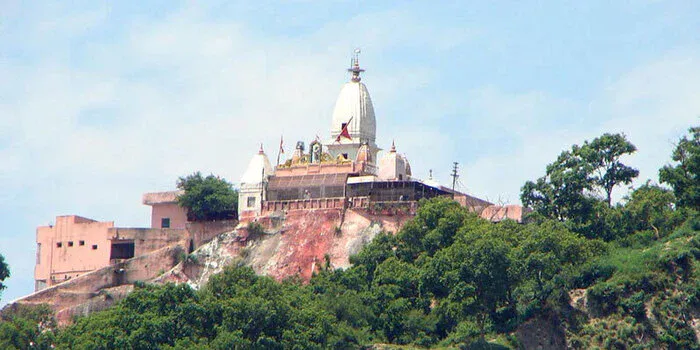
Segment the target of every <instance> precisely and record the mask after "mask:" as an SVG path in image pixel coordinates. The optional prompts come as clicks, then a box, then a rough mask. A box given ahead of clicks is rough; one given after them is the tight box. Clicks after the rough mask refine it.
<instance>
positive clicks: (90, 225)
mask: <svg viewBox="0 0 700 350" xmlns="http://www.w3.org/2000/svg"><path fill="white" fill-rule="evenodd" d="M179 194H180V192H178V191H171V192H159V193H146V194H144V196H143V204H146V205H150V206H151V207H152V209H151V227H150V228H117V227H114V221H105V222H100V221H95V220H92V219H88V218H84V217H80V216H77V215H66V216H58V217H56V224H55V225H50V226H40V227H38V228H37V230H36V244H37V248H36V249H37V250H36V265H35V268H34V280H35V285H34V289H35V290H37V291H38V290H41V289H44V288H46V287H50V286H53V285H55V284H58V283H61V282H63V281H66V280H69V279H71V278H74V277H77V276H80V275H82V274H85V273H87V272H90V271H94V270H97V269H100V268H103V267H106V266H109V265H111V264H113V263H116V262H120V261H123V260H124V259H130V258H133V257H135V256H140V255H143V254H147V253H149V252H152V251H154V250H157V249H160V248H163V247H165V246H168V245H172V244H182V245H183V246H189V247H191V246H192V244H194V242H193V241H192V240H193V239H194V238H197V241H198V242H199V241H201V240H204V239H206V238H208V237H209V236H208V235H207V233H206V232H204V233H201V232H195V234H194V235H192V237H190V236H191V235H190V233H189V232H188V231H187V212H186V210H185V209H183V208H181V207H180V206H178V205H177V196H178V195H179ZM200 236H202V237H200ZM190 241H192V243H190Z"/></svg>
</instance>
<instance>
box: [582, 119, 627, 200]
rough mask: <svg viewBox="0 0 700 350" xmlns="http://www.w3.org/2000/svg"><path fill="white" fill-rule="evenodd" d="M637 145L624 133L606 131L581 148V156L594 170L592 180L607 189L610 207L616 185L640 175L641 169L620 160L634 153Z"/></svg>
mask: <svg viewBox="0 0 700 350" xmlns="http://www.w3.org/2000/svg"><path fill="white" fill-rule="evenodd" d="M635 151H637V147H635V145H633V144H632V143H631V142H629V141H628V140H627V138H626V137H625V135H624V134H608V133H605V134H603V135H602V136H600V137H596V138H595V139H593V141H591V142H590V143H588V141H586V142H584V144H583V146H582V147H581V148H580V149H579V153H580V154H581V157H582V158H583V159H584V161H586V162H587V163H588V166H589V167H590V169H591V170H592V171H593V173H594V174H592V179H591V180H592V181H593V183H594V184H595V185H597V186H599V187H601V188H602V189H603V191H605V195H606V199H607V203H608V207H609V206H611V204H612V191H613V188H614V187H615V186H616V185H619V184H629V183H630V182H632V179H634V178H635V177H637V176H639V170H637V169H634V168H632V167H630V166H628V165H625V164H623V163H622V162H621V161H620V157H622V156H624V155H627V154H632V153H634V152H635Z"/></svg>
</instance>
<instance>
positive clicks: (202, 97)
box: [0, 0, 700, 305]
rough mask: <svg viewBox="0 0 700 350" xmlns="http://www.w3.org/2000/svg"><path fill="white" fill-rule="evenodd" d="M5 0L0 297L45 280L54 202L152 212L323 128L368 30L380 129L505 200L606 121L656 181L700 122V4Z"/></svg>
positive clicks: (0, 58) (130, 214) (89, 209)
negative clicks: (185, 181) (198, 178)
mask: <svg viewBox="0 0 700 350" xmlns="http://www.w3.org/2000/svg"><path fill="white" fill-rule="evenodd" d="M0 8H2V11H0V183H2V185H1V186H0V254H3V255H4V256H5V257H6V259H7V261H8V262H9V264H10V267H11V272H12V277H11V278H10V279H9V280H7V281H6V282H7V285H8V289H7V290H5V291H4V292H3V294H2V297H1V298H2V299H0V305H2V304H4V303H7V302H9V301H10V300H12V299H15V298H17V297H20V296H22V295H24V294H28V293H30V292H31V291H32V289H33V267H34V265H33V264H34V254H35V228H36V226H38V225H46V224H48V223H51V222H53V221H54V217H55V216H56V215H66V214H78V215H82V216H87V217H90V218H94V219H97V220H106V221H111V220H114V221H115V223H116V225H118V226H146V225H147V224H148V223H149V210H148V207H145V206H143V205H141V204H140V199H141V194H142V193H144V192H148V191H159V190H169V189H172V188H174V184H175V181H176V179H177V177H178V176H182V175H186V174H189V173H191V172H194V171H197V170H200V171H202V172H204V173H214V174H218V175H221V176H223V177H225V178H227V179H229V180H230V181H232V182H234V183H235V182H237V181H238V178H239V177H240V175H241V174H242V173H243V171H244V167H245V166H246V164H247V162H248V160H249V158H250V156H251V155H252V154H254V153H255V152H256V151H257V148H258V144H259V142H263V143H264V144H265V146H266V149H268V150H270V151H273V150H274V149H275V148H276V147H277V143H278V142H279V141H278V140H279V137H280V135H281V134H284V138H285V140H286V146H287V149H290V148H291V146H292V145H293V143H294V141H296V140H305V141H307V142H308V141H309V140H311V139H313V138H314V137H315V135H317V134H318V135H321V136H323V137H327V136H328V134H329V128H330V122H331V113H332V109H333V104H334V102H335V98H336V95H337V93H338V92H339V90H340V87H341V85H342V84H343V83H344V82H345V81H346V80H347V79H348V76H347V74H346V72H345V68H347V65H348V63H349V58H350V54H351V52H352V50H353V49H354V48H355V47H360V48H361V49H362V54H361V57H360V62H361V64H362V66H363V67H364V68H365V69H367V72H366V73H365V74H364V76H363V82H365V83H366V84H367V86H368V88H369V90H370V93H371V95H372V99H373V101H374V106H375V111H376V114H377V133H378V135H377V142H378V143H379V144H380V146H383V147H385V148H386V147H388V146H389V145H390V144H391V140H396V146H397V149H398V151H399V152H403V153H405V154H406V155H407V157H408V158H409V160H410V161H411V165H412V168H413V172H414V175H416V176H418V177H423V178H425V177H427V173H428V170H429V169H433V172H434V174H435V176H436V177H437V179H438V180H439V181H441V182H443V183H447V182H449V178H448V173H449V169H450V167H451V163H452V162H453V161H458V162H460V166H461V179H460V180H461V189H462V190H464V191H467V192H469V193H472V194H475V195H477V196H480V197H482V198H487V199H489V200H491V201H494V202H518V193H519V188H520V186H521V185H522V184H523V183H524V182H525V181H527V180H530V179H534V178H536V177H538V176H540V175H541V174H542V173H543V171H544V167H545V165H546V164H547V163H549V162H551V161H552V160H553V159H554V158H555V157H556V155H557V154H558V153H559V152H561V151H562V150H563V149H565V148H568V147H570V146H571V145H572V144H575V143H581V142H583V141H584V140H586V139H591V138H594V137H596V136H599V135H600V134H602V133H604V132H625V133H626V135H627V136H628V138H629V139H630V140H631V141H632V142H633V143H634V144H636V145H637V147H638V148H639V151H638V153H637V154H635V155H633V156H631V157H629V158H628V159H627V161H628V162H629V163H630V164H632V165H634V166H636V167H638V168H639V169H640V170H641V175H640V179H639V181H638V183H639V182H643V181H645V180H646V179H652V181H656V179H657V170H658V168H659V167H661V166H662V165H664V164H665V163H666V162H667V161H668V160H669V158H670V152H671V150H672V148H673V143H674V142H675V141H676V140H677V139H678V138H679V137H680V136H681V135H682V134H684V132H685V130H686V129H687V128H688V127H689V126H691V125H698V124H699V123H700V118H699V117H698V116H699V115H700V25H699V22H698V18H700V3H699V2H697V1H669V2H661V1H651V0H646V1H645V0H640V1H617V2H610V1H585V2H582V1H576V2H574V1H502V2H489V3H488V4H487V3H486V2H471V3H468V2H464V1H454V2H446V1H445V2H441V1H431V2H427V1H426V2H379V1H372V2H360V1H347V2H343V1H318V2H315V1H285V2H281V3H276V2H262V1H255V2H241V3H237V2H229V1H225V2H224V1H222V2H207V3H206V4H200V3H198V2H175V1H155V2H149V4H148V5H144V4H143V3H142V2H136V1H133V2H132V1H128V2H127V1H114V2H99V1H85V2H81V1H72V2H40V1H38V2H31V3H30V2H21V1H7V0H4V1H3V0H0ZM269 153H272V154H273V157H274V152H269ZM625 191H626V190H625V189H621V190H620V191H618V192H617V193H616V198H621V197H622V196H624V194H625Z"/></svg>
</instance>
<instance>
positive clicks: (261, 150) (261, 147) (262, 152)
mask: <svg viewBox="0 0 700 350" xmlns="http://www.w3.org/2000/svg"><path fill="white" fill-rule="evenodd" d="M264 153H265V151H263V144H262V142H261V143H260V150H259V151H258V154H264Z"/></svg>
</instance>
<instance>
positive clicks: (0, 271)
mask: <svg viewBox="0 0 700 350" xmlns="http://www.w3.org/2000/svg"><path fill="white" fill-rule="evenodd" d="M8 277H10V268H9V267H8V266H7V263H6V262H5V257H4V256H2V254H0V295H2V294H1V293H2V290H3V289H5V288H6V287H5V285H4V284H2V282H3V281H4V280H5V279H6V278H8Z"/></svg>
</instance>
